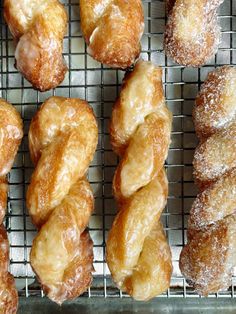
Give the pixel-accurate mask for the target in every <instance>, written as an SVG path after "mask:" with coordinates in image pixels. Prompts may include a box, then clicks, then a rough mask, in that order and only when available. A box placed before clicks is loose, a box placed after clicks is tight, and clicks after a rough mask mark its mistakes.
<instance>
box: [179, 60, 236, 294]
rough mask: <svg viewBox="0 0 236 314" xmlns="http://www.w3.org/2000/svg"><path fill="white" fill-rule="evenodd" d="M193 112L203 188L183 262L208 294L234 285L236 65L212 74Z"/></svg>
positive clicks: (197, 168)
mask: <svg viewBox="0 0 236 314" xmlns="http://www.w3.org/2000/svg"><path fill="white" fill-rule="evenodd" d="M193 116H194V122H195V127H196V131H197V135H198V137H199V139H200V144H199V146H198V147H197V149H196V151H195V154H194V160H193V166H194V175H195V179H196V183H197V184H198V186H199V188H200V190H201V192H200V193H199V194H198V196H197V198H196V200H195V201H194V203H193V206H192V209H191V211H190V218H189V224H188V244H187V245H186V246H185V247H184V249H183V250H182V253H181V256H180V268H181V271H182V273H183V275H184V276H185V277H186V279H187V281H189V283H190V284H192V285H193V286H194V288H195V290H196V291H197V292H198V293H199V294H201V295H208V294H209V293H216V292H218V291H219V290H222V289H226V288H228V287H229V286H230V283H231V276H232V271H233V267H234V266H236V259H235V256H236V255H235V254H236V240H235V239H236V214H235V202H236V119H235V117H236V68H233V67H229V66H224V67H221V68H218V69H217V70H216V71H214V72H211V73H210V74H209V75H208V78H207V80H206V82H205V83H204V84H203V85H202V88H201V91H200V93H199V95H198V97H197V99H196V105H195V109H194V111H193Z"/></svg>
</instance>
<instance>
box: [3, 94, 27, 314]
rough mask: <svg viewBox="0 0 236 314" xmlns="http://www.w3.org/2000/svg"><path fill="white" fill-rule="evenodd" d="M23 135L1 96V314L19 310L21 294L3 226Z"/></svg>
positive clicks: (18, 119)
mask: <svg viewBox="0 0 236 314" xmlns="http://www.w3.org/2000/svg"><path fill="white" fill-rule="evenodd" d="M22 137H23V123H22V120H21V118H20V115H19V113H18V112H17V111H16V109H15V108H14V107H13V106H12V105H10V104H9V103H7V102H6V101H5V100H3V99H1V98H0V313H3V314H13V313H16V311H17V305H18V294H17V290H16V288H15V281H14V277H13V276H12V275H11V274H10V273H9V272H8V265H9V243H8V239H7V233H6V230H5V228H4V226H3V224H2V223H3V219H4V216H5V214H6V207H7V192H8V186H7V178H6V176H7V174H8V173H9V172H10V170H11V168H12V165H13V162H14V159H15V156H16V153H17V150H18V148H19V145H20V143H21V139H22Z"/></svg>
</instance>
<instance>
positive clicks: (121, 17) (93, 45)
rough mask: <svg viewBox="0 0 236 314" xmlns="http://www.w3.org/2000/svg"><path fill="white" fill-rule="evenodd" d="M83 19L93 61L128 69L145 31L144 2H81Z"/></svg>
mask: <svg viewBox="0 0 236 314" xmlns="http://www.w3.org/2000/svg"><path fill="white" fill-rule="evenodd" d="M80 17H81V29H82V32H83V34H84V37H85V41H86V43H87V45H88V53H89V54H90V55H91V56H92V57H93V58H94V59H96V60H97V61H99V62H101V63H104V64H106V65H108V66H110V67H114V68H122V69H126V68H127V67H129V66H131V65H132V64H133V63H134V61H135V59H136V58H138V56H139V54H140V49H141V46H140V40H141V37H142V34H143V31H144V15H143V8H142V1H141V0H126V1H123V0H80Z"/></svg>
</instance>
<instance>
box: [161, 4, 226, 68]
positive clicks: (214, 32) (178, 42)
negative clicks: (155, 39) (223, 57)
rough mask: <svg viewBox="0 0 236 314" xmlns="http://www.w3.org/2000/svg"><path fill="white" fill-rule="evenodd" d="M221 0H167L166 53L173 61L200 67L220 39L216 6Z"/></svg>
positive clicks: (208, 57) (209, 56) (210, 55)
mask: <svg viewBox="0 0 236 314" xmlns="http://www.w3.org/2000/svg"><path fill="white" fill-rule="evenodd" d="M223 1H224V0H197V1H196V0H167V15H168V20H167V24H166V31H165V35H164V46H165V51H166V54H167V55H168V56H169V57H170V58H172V59H173V60H174V61H175V62H176V63H178V64H181V65H185V66H193V67H199V66H202V65H204V64H205V63H206V62H207V61H208V60H209V59H210V58H211V57H213V56H214V54H216V52H217V49H218V46H219V43H220V27H219V25H218V23H217V13H216V12H217V9H218V7H219V6H220V5H221V3H223Z"/></svg>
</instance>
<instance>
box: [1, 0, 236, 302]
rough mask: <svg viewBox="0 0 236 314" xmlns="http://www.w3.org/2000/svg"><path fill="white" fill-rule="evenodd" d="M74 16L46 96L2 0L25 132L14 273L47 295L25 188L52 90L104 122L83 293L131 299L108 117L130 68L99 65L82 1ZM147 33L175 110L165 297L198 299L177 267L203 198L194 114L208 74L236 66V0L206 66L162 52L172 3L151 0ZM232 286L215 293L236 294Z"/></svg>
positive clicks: (12, 80) (7, 83) (69, 3)
mask: <svg viewBox="0 0 236 314" xmlns="http://www.w3.org/2000/svg"><path fill="white" fill-rule="evenodd" d="M64 3H65V6H66V9H67V11H68V16H69V26H68V34H67V36H66V37H65V40H64V56H65V59H66V62H67V64H68V66H69V69H70V70H69V72H68V74H67V76H66V78H65V80H64V82H63V83H62V84H61V85H60V86H59V87H58V88H57V89H55V90H53V91H50V92H46V93H40V92H37V91H35V90H33V89H32V87H31V86H30V84H29V83H28V82H27V81H26V80H24V79H23V78H22V76H21V74H20V73H18V71H17V70H16V69H15V68H14V42H13V40H12V37H11V35H10V33H9V31H8V29H7V26H6V24H5V22H4V20H3V14H2V6H3V1H1V2H0V10H1V12H0V13H1V19H0V23H1V25H0V62H1V63H0V97H3V98H5V99H7V100H8V101H9V102H11V103H13V104H14V105H15V106H16V107H17V109H18V110H19V112H20V113H21V115H22V118H23V119H24V126H25V136H24V139H23V143H22V145H21V148H20V151H19V153H18V155H17V158H16V161H15V164H14V167H13V169H12V171H11V174H10V175H9V183H10V191H9V196H8V215H7V217H6V222H5V223H6V227H7V230H8V235H9V240H10V271H11V272H12V273H13V274H14V276H15V278H16V282H17V287H18V290H19V295H20V296H22V297H29V296H43V292H42V290H41V289H40V285H39V284H38V283H37V281H36V280H35V275H34V273H33V271H32V269H31V267H30V263H29V252H30V248H31V244H32V239H33V238H34V236H35V235H36V231H35V228H34V226H33V225H32V224H31V220H30V217H29V215H28V212H27V208H26V204H25V193H26V189H27V185H28V183H29V179H30V176H31V173H32V169H33V167H32V164H31V162H30V159H29V153H28V139H27V134H28V126H29V123H30V120H31V118H32V117H33V115H34V114H35V112H36V111H37V109H38V106H39V105H40V104H41V103H42V102H43V101H44V100H45V99H47V98H48V97H49V96H51V95H60V96H68V97H80V98H84V99H86V100H87V101H88V102H89V103H90V104H91V105H92V106H93V108H94V110H95V114H96V116H97V119H98V122H99V130H100V131H99V145H98V148H97V152H96V156H95V158H94V161H93V163H92V165H91V167H90V169H89V180H90V182H91V185H92V187H93V190H94V195H95V199H96V200H95V204H96V206H95V207H96V210H95V213H94V214H93V216H92V217H91V221H90V224H89V228H90V233H91V236H92V238H93V241H94V255H95V260H94V267H95V273H94V281H93V284H92V286H91V288H90V289H89V291H88V292H87V293H85V294H84V297H91V298H92V297H119V298H122V297H125V295H124V294H122V293H121V292H120V291H119V290H118V289H117V288H115V286H114V284H113V283H112V281H111V278H110V275H109V270H108V268H107V265H106V262H105V250H106V248H105V243H106V237H107V232H108V230H109V229H110V227H111V223H112V220H113V218H114V215H115V213H116V206H115V202H114V200H113V197H112V193H111V185H112V177H113V174H114V170H115V168H116V165H117V161H118V160H117V157H116V156H115V155H114V154H113V152H112V150H111V147H110V144H109V134H108V128H107V126H108V122H109V119H110V113H111V108H112V105H113V103H114V101H115V99H116V97H117V95H118V93H119V88H120V84H121V81H122V78H123V76H124V72H122V71H118V70H112V69H109V68H107V67H105V66H102V65H101V64H99V63H97V62H95V61H94V60H93V59H92V58H90V56H89V55H88V54H87V53H86V45H85V43H84V39H83V37H82V35H81V31H80V25H79V0H65V1H64ZM143 6H144V11H145V33H144V36H143V39H142V48H143V50H142V57H143V58H144V59H149V60H152V61H153V62H154V63H156V64H158V65H160V66H162V67H163V81H164V86H165V94H166V100H167V104H168V106H169V108H170V109H171V111H172V112H173V114H174V121H173V132H172V144H171V148H170V151H169V156H168V160H167V163H166V168H167V173H168V178H169V189H170V193H169V199H168V205H167V207H166V210H165V212H164V213H163V215H162V221H163V224H164V226H165V230H166V234H167V237H168V240H169V243H170V245H171V248H172V254H173V264H174V273H173V276H172V281H171V287H170V289H169V290H168V291H167V292H166V293H165V294H164V295H162V296H161V297H198V296H197V295H196V294H195V293H194V292H193V290H192V289H191V288H189V287H188V285H187V284H186V282H185V280H184V278H183V277H182V276H181V273H180V271H179V267H178V259H179V253H180V251H181V248H182V246H183V245H184V243H185V241H186V234H185V230H186V227H187V217H188V212H189V209H190V207H191V203H192V201H193V199H194V197H195V195H196V189H195V187H194V184H193V180H192V156H193V151H194V148H195V146H196V143H197V141H196V137H195V133H194V128H193V125H192V119H191V111H192V106H193V103H194V99H195V97H196V94H197V92H198V89H199V87H200V85H201V83H202V81H203V80H204V79H205V77H206V75H207V73H208V72H209V71H210V70H212V69H213V68H215V67H216V66H220V65H223V64H234V65H236V1H234V0H225V2H224V3H223V4H222V6H221V8H220V10H219V23H220V24H221V27H222V42H221V45H220V49H219V52H218V54H217V55H216V56H215V57H214V58H213V59H212V60H211V62H210V63H209V64H207V65H206V66H204V67H203V68H201V69H189V68H184V67H181V66H177V65H175V64H173V63H172V62H171V61H170V60H168V59H167V58H166V57H165V54H164V52H163V31H164V27H165V20H166V18H165V4H164V1H159V0H144V1H143ZM235 280H236V278H234V277H233V278H232V288H231V289H229V290H228V291H224V292H222V293H219V294H218V295H213V296H212V297H223V296H224V297H234V296H235V286H234V283H235Z"/></svg>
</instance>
